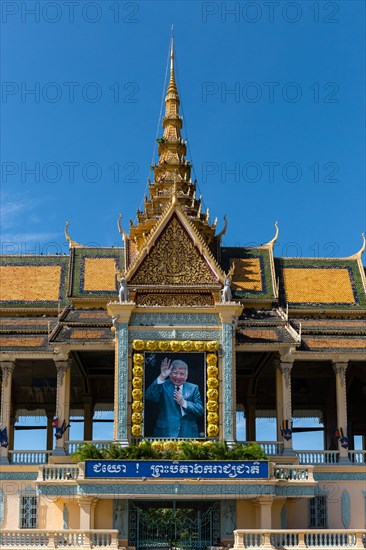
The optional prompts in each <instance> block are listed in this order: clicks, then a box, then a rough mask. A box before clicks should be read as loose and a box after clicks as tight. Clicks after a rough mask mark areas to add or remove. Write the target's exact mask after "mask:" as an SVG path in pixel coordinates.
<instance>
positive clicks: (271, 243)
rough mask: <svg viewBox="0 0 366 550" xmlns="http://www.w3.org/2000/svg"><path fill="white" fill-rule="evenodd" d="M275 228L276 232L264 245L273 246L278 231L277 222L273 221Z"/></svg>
mask: <svg viewBox="0 0 366 550" xmlns="http://www.w3.org/2000/svg"><path fill="white" fill-rule="evenodd" d="M274 225H275V229H276V232H275V236H274V237H273V239H271V240H270V241H269V242H268V243H267V244H265V245H264V246H273V245H274V243H275V242H276V241H277V239H278V233H279V229H278V222H275V224H274Z"/></svg>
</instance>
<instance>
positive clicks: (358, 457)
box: [9, 438, 366, 465]
mask: <svg viewBox="0 0 366 550" xmlns="http://www.w3.org/2000/svg"><path fill="white" fill-rule="evenodd" d="M138 441H139V440H137V439H136V441H133V443H138ZM159 441H171V439H168V438H165V439H164V438H160V439H159ZM175 441H177V440H176V439H175ZM82 443H91V444H93V445H95V446H96V447H97V448H98V449H103V448H106V447H108V445H110V444H111V443H113V441H109V440H108V441H107V440H98V441H83V440H79V441H66V442H65V451H66V454H67V455H71V454H72V453H74V452H75V451H76V450H77V448H78V447H79V445H81V444H82ZM245 443H246V444H248V445H250V444H252V443H257V444H258V445H260V446H261V447H262V449H263V450H264V452H265V453H266V455H267V456H269V457H271V456H280V455H281V454H282V451H283V443H282V442H281V441H246V442H245ZM294 453H295V454H296V455H297V456H298V458H299V462H300V464H310V465H328V464H337V463H338V456H339V452H338V451H302V450H296V449H294ZM51 454H52V451H44V450H39V451H9V462H10V464H35V465H37V464H47V463H48V457H49V456H50V455H51ZM348 457H349V460H350V462H351V463H352V464H366V451H365V450H359V451H348Z"/></svg>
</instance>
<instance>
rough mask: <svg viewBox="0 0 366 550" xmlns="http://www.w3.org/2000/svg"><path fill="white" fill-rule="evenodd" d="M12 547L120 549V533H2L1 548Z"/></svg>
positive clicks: (111, 531) (25, 530) (94, 531)
mask: <svg viewBox="0 0 366 550" xmlns="http://www.w3.org/2000/svg"><path fill="white" fill-rule="evenodd" d="M6 546H11V547H12V548H22V549H24V547H25V546H35V547H42V548H65V547H67V548H68V549H69V550H72V549H73V548H81V547H82V548H111V549H117V548H118V531H117V530H116V529H109V530H102V529H91V530H88V531H84V530H79V529H77V530H73V529H67V530H62V529H60V530H55V531H50V530H48V529H19V530H15V531H10V530H8V529H3V530H1V532H0V548H3V547H6Z"/></svg>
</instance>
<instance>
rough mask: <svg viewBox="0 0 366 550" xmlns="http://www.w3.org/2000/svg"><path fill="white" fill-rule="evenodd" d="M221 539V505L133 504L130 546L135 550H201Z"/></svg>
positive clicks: (180, 502) (131, 508) (177, 502)
mask: <svg viewBox="0 0 366 550" xmlns="http://www.w3.org/2000/svg"><path fill="white" fill-rule="evenodd" d="M158 506H159V507H158ZM219 538H220V506H219V503H218V502H215V503H214V504H211V505H209V504H204V503H195V502H186V501H173V502H170V503H164V504H163V503H151V502H149V503H148V502H143V503H138V504H134V503H130V510H129V546H135V547H136V550H163V549H172V548H179V549H181V550H183V549H184V550H185V549H197V550H201V549H205V548H206V547H207V546H212V545H213V544H215V542H216V541H217V540H218V539H219Z"/></svg>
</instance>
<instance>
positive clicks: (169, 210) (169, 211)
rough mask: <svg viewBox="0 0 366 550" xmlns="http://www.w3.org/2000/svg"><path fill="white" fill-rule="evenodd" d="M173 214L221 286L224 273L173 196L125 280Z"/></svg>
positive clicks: (134, 269)
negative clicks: (176, 216)
mask: <svg viewBox="0 0 366 550" xmlns="http://www.w3.org/2000/svg"><path fill="white" fill-rule="evenodd" d="M173 213H176V214H177V215H178V218H179V220H180V221H181V223H182V224H183V226H184V227H185V228H186V230H187V231H188V233H189V234H190V235H191V237H192V238H193V243H194V245H195V246H196V247H197V248H198V250H199V252H200V254H201V255H202V256H204V258H205V260H206V261H207V262H208V263H209V264H210V266H211V268H212V269H213V271H214V273H215V275H216V276H217V278H218V280H219V282H221V283H222V284H223V283H224V280H225V272H224V271H223V270H222V269H221V267H220V266H219V264H218V263H217V260H216V258H215V257H214V256H213V254H212V252H211V250H210V249H209V247H208V246H207V244H206V242H205V240H204V239H203V237H201V235H200V234H199V233H198V231H197V230H196V228H195V226H194V224H193V223H192V222H191V221H190V220H189V219H188V218H187V216H186V215H185V213H184V212H183V210H182V208H181V206H180V204H179V202H177V201H174V195H173V197H172V202H171V203H170V204H168V205H167V206H166V208H165V210H164V211H163V213H162V216H161V218H160V220H158V222H157V223H156V225H155V226H154V227H153V228H152V229H151V231H150V233H149V234H148V235H147V236H146V238H145V242H144V244H143V246H142V248H141V250H140V251H139V254H138V255H137V257H136V258H135V260H134V262H133V263H132V265H131V266H130V267H129V269H128V271H127V273H126V274H125V278H126V279H127V280H128V281H129V280H130V279H131V278H132V276H133V275H134V274H135V272H136V270H137V268H138V266H139V265H140V264H141V262H142V261H143V259H144V258H145V257H146V256H147V255H148V254H149V252H150V250H151V248H152V246H154V244H155V242H156V240H157V238H158V237H159V235H160V234H161V232H162V230H163V229H164V227H165V226H166V225H167V223H168V221H169V220H170V218H171V217H172V215H173Z"/></svg>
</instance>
